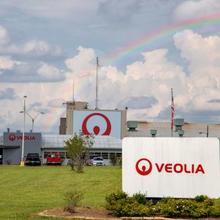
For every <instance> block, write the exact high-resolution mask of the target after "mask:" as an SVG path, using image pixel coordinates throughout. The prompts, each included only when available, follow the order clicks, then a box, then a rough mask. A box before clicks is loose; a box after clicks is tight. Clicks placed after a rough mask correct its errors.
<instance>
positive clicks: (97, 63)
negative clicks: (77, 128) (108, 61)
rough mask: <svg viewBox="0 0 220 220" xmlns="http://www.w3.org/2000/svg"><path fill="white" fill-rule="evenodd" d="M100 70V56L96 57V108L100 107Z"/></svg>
mask: <svg viewBox="0 0 220 220" xmlns="http://www.w3.org/2000/svg"><path fill="white" fill-rule="evenodd" d="M98 71H99V58H98V57H96V89H95V91H96V93H95V109H98V100H99V99H98V93H99V87H98V80H99V78H98Z"/></svg>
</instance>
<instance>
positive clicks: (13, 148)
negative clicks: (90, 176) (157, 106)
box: [0, 101, 220, 164]
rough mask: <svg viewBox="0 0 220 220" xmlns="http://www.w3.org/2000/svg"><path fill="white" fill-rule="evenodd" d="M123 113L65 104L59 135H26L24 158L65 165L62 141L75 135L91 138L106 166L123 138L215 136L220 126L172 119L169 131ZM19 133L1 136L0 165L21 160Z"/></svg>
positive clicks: (118, 152)
mask: <svg viewBox="0 0 220 220" xmlns="http://www.w3.org/2000/svg"><path fill="white" fill-rule="evenodd" d="M126 115H127V109H125V110H117V109H115V110H100V109H93V110H91V109H88V104H87V103H86V102H75V101H72V102H67V103H66V117H65V118H61V119H60V126H59V134H42V133H33V132H25V138H24V156H26V155H27V153H39V155H40V156H41V160H42V163H43V164H45V163H46V160H47V157H48V155H51V154H59V155H60V156H61V157H62V158H63V164H67V161H68V159H67V157H66V152H65V149H64V145H65V141H66V140H68V139H69V138H70V137H71V136H73V135H74V134H75V133H76V134H77V133H83V134H86V135H89V134H93V135H94V144H93V146H92V147H91V148H90V149H89V152H90V156H91V157H92V156H101V157H103V159H104V161H105V164H110V161H111V158H120V157H121V153H122V139H123V138H124V137H152V136H153V137H170V136H173V137H178V136H179V137H180V138H181V137H182V136H184V137H218V138H220V124H209V125H208V124H198V123H187V122H184V120H183V119H175V130H174V131H173V132H172V131H171V129H170V123H169V122H147V121H127V119H126V117H127V116H126ZM21 143H22V133H21V132H20V131H17V132H11V131H9V130H7V131H6V132H4V133H3V135H2V136H0V163H3V164H19V163H20V160H21Z"/></svg>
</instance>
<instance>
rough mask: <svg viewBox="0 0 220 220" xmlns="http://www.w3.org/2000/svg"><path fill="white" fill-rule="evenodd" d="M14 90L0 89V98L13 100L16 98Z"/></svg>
mask: <svg viewBox="0 0 220 220" xmlns="http://www.w3.org/2000/svg"><path fill="white" fill-rule="evenodd" d="M16 97H17V96H16V93H15V90H14V89H12V88H6V89H4V90H0V100H4V99H5V100H14V99H16Z"/></svg>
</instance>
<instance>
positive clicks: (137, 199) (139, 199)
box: [133, 193, 147, 205]
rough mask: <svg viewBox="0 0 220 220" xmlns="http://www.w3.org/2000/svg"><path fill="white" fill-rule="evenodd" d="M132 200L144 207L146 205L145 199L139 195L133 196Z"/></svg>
mask: <svg viewBox="0 0 220 220" xmlns="http://www.w3.org/2000/svg"><path fill="white" fill-rule="evenodd" d="M133 197H134V199H135V200H136V201H137V202H138V203H139V204H143V205H145V204H146V203H147V198H146V196H145V195H143V194H141V193H136V194H134V195H133Z"/></svg>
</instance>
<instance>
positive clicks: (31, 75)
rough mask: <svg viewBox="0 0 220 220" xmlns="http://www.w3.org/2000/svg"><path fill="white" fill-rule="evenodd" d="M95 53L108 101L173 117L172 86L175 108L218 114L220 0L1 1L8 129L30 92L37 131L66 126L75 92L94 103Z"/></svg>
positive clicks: (103, 103)
mask: <svg viewBox="0 0 220 220" xmlns="http://www.w3.org/2000/svg"><path fill="white" fill-rule="evenodd" d="M97 56H98V57H99V64H100V67H99V94H98V98H99V102H98V104H99V108H100V109H115V108H118V109H124V108H125V107H128V120H145V121H170V104H171V103H170V102H171V97H170V96H171V94H170V93H171V92H170V90H171V88H173V91H174V102H175V110H176V112H175V117H181V118H184V119H185V121H187V122H198V123H200V122H201V123H207V124H211V123H216V124H217V123H219V122H220V1H219V0H81V1H78V0H62V1H60V0H10V1H8V0H1V1H0V106H1V111H0V132H3V131H6V129H7V128H8V127H10V128H11V129H13V130H19V129H20V130H22V128H23V115H22V114H21V113H20V111H22V110H23V97H24V96H25V95H26V96H27V98H26V107H27V112H28V114H29V115H30V116H31V117H34V118H35V117H36V119H35V125H34V130H35V131H42V132H48V133H58V130H59V128H58V126H59V118H60V117H64V116H65V104H64V103H65V102H66V101H71V100H73V94H74V99H75V100H76V101H87V102H88V103H89V107H90V108H94V107H95V73H96V57H97ZM73 84H74V92H73ZM39 112H44V113H45V114H43V115H41V114H39ZM26 128H27V130H28V129H31V119H30V117H27V120H26Z"/></svg>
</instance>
